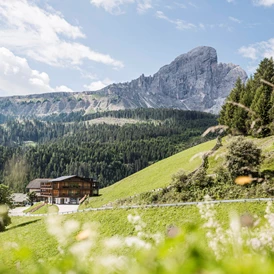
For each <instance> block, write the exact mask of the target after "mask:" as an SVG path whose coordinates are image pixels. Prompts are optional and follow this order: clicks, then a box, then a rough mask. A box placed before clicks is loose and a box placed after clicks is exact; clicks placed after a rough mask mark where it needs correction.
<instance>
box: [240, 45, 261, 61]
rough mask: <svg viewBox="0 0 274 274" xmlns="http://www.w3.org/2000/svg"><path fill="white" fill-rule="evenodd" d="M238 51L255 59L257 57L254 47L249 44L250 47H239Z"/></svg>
mask: <svg viewBox="0 0 274 274" xmlns="http://www.w3.org/2000/svg"><path fill="white" fill-rule="evenodd" d="M238 51H239V53H240V54H241V55H242V56H243V57H246V58H249V59H252V60H256V59H257V50H256V48H254V47H252V46H250V47H241V48H240V49H239V50H238Z"/></svg>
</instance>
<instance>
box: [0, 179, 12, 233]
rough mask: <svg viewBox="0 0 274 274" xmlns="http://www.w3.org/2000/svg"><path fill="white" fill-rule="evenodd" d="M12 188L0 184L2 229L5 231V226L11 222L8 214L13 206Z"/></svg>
mask: <svg viewBox="0 0 274 274" xmlns="http://www.w3.org/2000/svg"><path fill="white" fill-rule="evenodd" d="M11 195H12V192H11V190H10V189H9V188H8V187H7V186H5V185H3V184H0V231H4V230H5V227H6V226H8V225H9V224H10V223H11V220H10V217H9V215H8V212H9V208H10V207H12V197H11Z"/></svg>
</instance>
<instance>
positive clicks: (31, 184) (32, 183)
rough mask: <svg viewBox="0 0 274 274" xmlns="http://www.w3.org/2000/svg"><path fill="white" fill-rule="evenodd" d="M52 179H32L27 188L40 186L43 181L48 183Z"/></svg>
mask: <svg viewBox="0 0 274 274" xmlns="http://www.w3.org/2000/svg"><path fill="white" fill-rule="evenodd" d="M50 180H51V179H41V178H37V179H35V180H32V181H31V182H29V184H28V185H27V186H26V188H40V184H41V183H47V182H48V181H50Z"/></svg>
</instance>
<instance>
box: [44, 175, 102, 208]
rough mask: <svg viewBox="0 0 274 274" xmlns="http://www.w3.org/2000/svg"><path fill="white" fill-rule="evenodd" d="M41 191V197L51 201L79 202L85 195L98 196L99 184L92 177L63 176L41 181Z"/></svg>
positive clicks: (61, 202)
mask: <svg viewBox="0 0 274 274" xmlns="http://www.w3.org/2000/svg"><path fill="white" fill-rule="evenodd" d="M40 191H41V192H40V193H41V194H40V195H41V197H42V198H43V199H44V200H45V201H48V202H49V203H56V204H79V203H80V200H81V199H83V198H84V197H87V196H97V195H98V194H99V185H98V183H97V182H96V181H94V180H93V179H90V178H81V177H79V176H76V175H72V176H62V177H59V178H56V179H49V180H47V181H44V182H41V184H40Z"/></svg>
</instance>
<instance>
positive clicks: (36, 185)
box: [26, 178, 52, 202]
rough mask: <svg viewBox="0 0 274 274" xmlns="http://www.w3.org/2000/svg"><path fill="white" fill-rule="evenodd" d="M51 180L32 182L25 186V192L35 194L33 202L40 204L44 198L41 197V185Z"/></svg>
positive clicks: (40, 179)
mask: <svg viewBox="0 0 274 274" xmlns="http://www.w3.org/2000/svg"><path fill="white" fill-rule="evenodd" d="M50 180H52V179H42V178H37V179H35V180H32V181H31V182H29V184H28V185H27V186H26V189H27V192H35V193H36V197H37V198H36V201H35V202H40V201H43V200H44V198H43V197H41V183H47V182H48V181H50Z"/></svg>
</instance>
